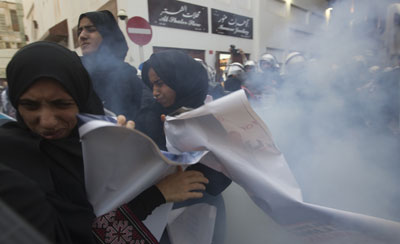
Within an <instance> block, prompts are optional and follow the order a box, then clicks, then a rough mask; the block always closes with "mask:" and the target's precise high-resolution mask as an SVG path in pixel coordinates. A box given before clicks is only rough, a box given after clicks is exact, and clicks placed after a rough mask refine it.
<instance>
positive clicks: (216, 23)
mask: <svg viewBox="0 0 400 244" xmlns="http://www.w3.org/2000/svg"><path fill="white" fill-rule="evenodd" d="M211 22H212V27H211V28H212V33H214V34H220V35H227V36H235V37H241V38H247V39H253V18H250V17H246V16H242V15H238V14H233V13H229V12H225V11H221V10H217V9H211Z"/></svg>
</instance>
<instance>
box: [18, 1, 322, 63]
mask: <svg viewBox="0 0 400 244" xmlns="http://www.w3.org/2000/svg"><path fill="white" fill-rule="evenodd" d="M182 1H184V2H188V3H192V4H197V5H201V6H205V7H208V18H209V32H208V33H203V32H196V31H188V30H181V29H174V28H167V27H159V26H152V29H153V39H152V40H151V42H150V43H149V44H148V45H146V46H145V47H144V59H147V58H149V57H150V55H151V53H152V51H153V49H152V47H153V46H162V47H176V48H187V49H200V50H205V55H206V56H205V58H206V62H207V63H208V64H210V65H214V64H215V56H216V55H215V53H216V51H228V50H229V45H230V44H234V45H236V47H238V48H241V49H243V50H244V51H245V52H246V53H250V54H251V56H250V58H251V59H255V60H257V59H258V58H259V56H260V55H261V54H262V53H264V52H265V51H266V48H267V47H270V48H278V49H282V50H285V52H287V50H292V49H301V48H300V47H296V42H293V40H290V38H302V36H301V35H298V36H296V35H295V34H293V33H291V32H290V30H289V27H294V28H296V29H300V30H306V31H310V32H312V31H313V30H312V28H311V26H312V25H306V23H305V20H304V21H303V20H301V19H302V18H303V15H304V13H303V12H304V11H297V10H292V14H288V12H287V9H286V6H285V4H282V3H281V2H279V1H276V0H201V1H199V0H182ZM107 2H108V1H107V0H86V1H81V0H68V1H66V0H24V10H25V17H24V20H25V21H26V22H25V26H26V33H27V35H28V36H29V37H30V40H31V41H35V40H37V39H38V38H40V37H42V36H43V35H44V34H45V33H46V32H47V31H48V29H49V28H51V27H52V26H54V25H55V24H57V23H59V22H61V21H62V20H64V19H67V20H68V28H69V47H70V48H71V49H74V47H73V33H72V28H73V27H75V26H76V24H77V21H78V17H79V15H80V14H81V13H83V12H87V11H94V10H97V9H98V8H100V7H101V6H102V5H104V4H105V3H107ZM292 2H293V4H295V5H297V6H300V7H301V8H304V9H307V10H311V11H313V12H318V13H320V14H321V15H323V12H324V10H325V8H326V7H327V2H326V0H293V1H292ZM117 5H118V9H125V10H126V12H127V15H128V17H133V16H141V17H143V18H145V19H147V20H148V19H149V16H148V6H147V0H134V1H132V0H117ZM32 6H33V9H32ZM211 8H216V9H219V10H223V11H227V12H231V13H235V14H239V15H244V16H248V17H252V18H253V39H252V40H249V39H244V38H237V37H230V36H223V35H217V34H211ZM29 10H31V12H30V13H29ZM33 20H36V21H37V22H38V24H39V29H38V30H37V34H36V35H37V36H36V38H33V37H34V36H32V35H33V33H34V31H33V30H32V28H33V24H32V21H33ZM119 24H120V27H121V29H122V30H123V32H125V22H122V21H119ZM127 41H128V45H129V46H130V48H131V50H130V52H129V55H130V57H128V58H127V60H128V61H130V62H131V63H132V64H133V65H135V66H138V65H139V63H140V60H139V48H138V46H137V45H136V44H133V43H132V42H131V41H130V39H129V38H127ZM210 51H212V54H210ZM304 51H307V50H304ZM282 56H283V55H282ZM280 59H283V57H282V58H280Z"/></svg>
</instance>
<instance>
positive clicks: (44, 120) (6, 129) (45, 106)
mask: <svg viewBox="0 0 400 244" xmlns="http://www.w3.org/2000/svg"><path fill="white" fill-rule="evenodd" d="M7 79H8V82H9V83H8V84H9V98H10V101H11V103H12V105H13V106H14V107H15V108H16V109H17V121H16V122H9V123H6V124H4V125H3V126H2V127H0V155H1V163H2V164H3V166H6V167H9V168H10V169H11V170H15V171H17V172H18V173H20V174H22V175H23V176H25V177H26V180H25V183H23V184H22V185H19V186H18V184H21V182H22V181H21V180H19V181H18V182H12V181H6V182H2V184H1V185H2V191H1V192H0V193H1V195H0V197H1V198H2V200H3V201H5V202H6V203H8V204H10V206H11V207H13V208H14V210H15V211H16V212H17V213H20V214H21V215H23V216H24V217H25V219H27V220H28V222H29V223H31V224H32V225H33V226H34V227H36V229H38V230H39V231H40V232H41V233H43V234H44V235H45V236H46V237H47V238H48V239H49V240H51V241H54V242H57V243H95V241H94V238H93V236H92V233H91V225H92V222H93V219H94V218H95V216H94V214H93V210H92V207H91V205H90V204H89V202H88V201H87V199H86V193H85V188H84V180H83V163H82V154H81V145H80V142H79V135H78V130H77V126H76V123H77V121H76V117H75V115H76V113H77V112H83V113H92V114H103V107H102V104H101V101H100V99H98V98H97V96H96V95H95V94H94V92H93V89H92V85H91V82H90V78H89V75H88V73H87V71H86V70H85V68H84V67H83V65H82V63H81V61H80V58H79V57H78V56H77V55H76V54H75V53H74V52H72V51H70V50H68V49H66V48H64V47H62V46H59V45H57V44H54V43H48V42H37V43H33V44H30V45H27V46H25V47H23V48H22V49H21V50H19V51H18V52H17V53H16V54H15V55H14V57H13V58H12V60H11V61H10V63H9V64H8V66H7ZM53 88H55V90H53ZM21 98H22V99H21ZM51 113H52V114H51ZM36 115H38V116H36ZM53 115H54V116H53ZM3 180H4V179H2V181H3ZM16 186H18V187H17V188H15V187H16ZM24 188H25V189H30V190H26V192H28V193H29V194H27V195H25V194H24V191H23V190H17V191H16V192H13V190H12V189H24ZM6 193H8V194H6ZM10 196H12V197H11V198H10ZM18 199H19V200H20V201H18ZM15 201H18V202H19V204H15Z"/></svg>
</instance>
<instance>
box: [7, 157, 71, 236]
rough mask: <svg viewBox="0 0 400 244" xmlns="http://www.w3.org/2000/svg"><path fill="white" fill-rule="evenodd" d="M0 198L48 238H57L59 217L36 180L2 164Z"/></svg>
mask: <svg viewBox="0 0 400 244" xmlns="http://www.w3.org/2000/svg"><path fill="white" fill-rule="evenodd" d="M0 200H1V201H2V202H3V203H5V204H6V205H8V207H10V209H12V210H13V211H14V212H15V213H17V215H19V216H20V217H22V218H23V219H24V220H25V221H27V223H29V224H30V225H31V226H32V227H34V229H36V230H37V231H39V232H40V233H41V234H42V235H44V236H45V237H47V239H49V240H53V241H55V240H56V239H57V238H56V237H57V233H58V231H57V226H58V222H59V218H58V215H57V213H56V212H55V210H54V209H53V207H52V206H51V204H50V203H49V202H48V201H47V199H46V195H45V193H44V192H43V191H42V190H41V189H40V188H39V186H38V185H37V184H36V183H35V182H33V181H32V180H30V179H28V178H27V177H25V176H24V175H23V174H21V173H19V172H18V171H16V170H13V169H10V168H8V167H6V166H4V165H2V164H0ZM3 217H4V216H2V217H1V218H3ZM3 231H4V230H3ZM66 242H67V241H66ZM66 242H63V243H66Z"/></svg>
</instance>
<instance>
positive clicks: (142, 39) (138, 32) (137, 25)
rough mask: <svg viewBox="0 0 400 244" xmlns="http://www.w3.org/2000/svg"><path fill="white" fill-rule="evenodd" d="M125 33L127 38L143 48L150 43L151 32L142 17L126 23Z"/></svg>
mask: <svg viewBox="0 0 400 244" xmlns="http://www.w3.org/2000/svg"><path fill="white" fill-rule="evenodd" d="M126 32H127V33H128V36H129V38H130V39H131V40H132V41H133V42H134V43H136V44H138V45H139V46H144V45H146V44H147V43H149V42H150V40H151V37H152V36H153V31H152V30H151V26H150V24H149V22H147V20H145V19H143V18H142V17H139V16H135V17H132V18H130V19H129V20H128V22H127V23H126Z"/></svg>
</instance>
